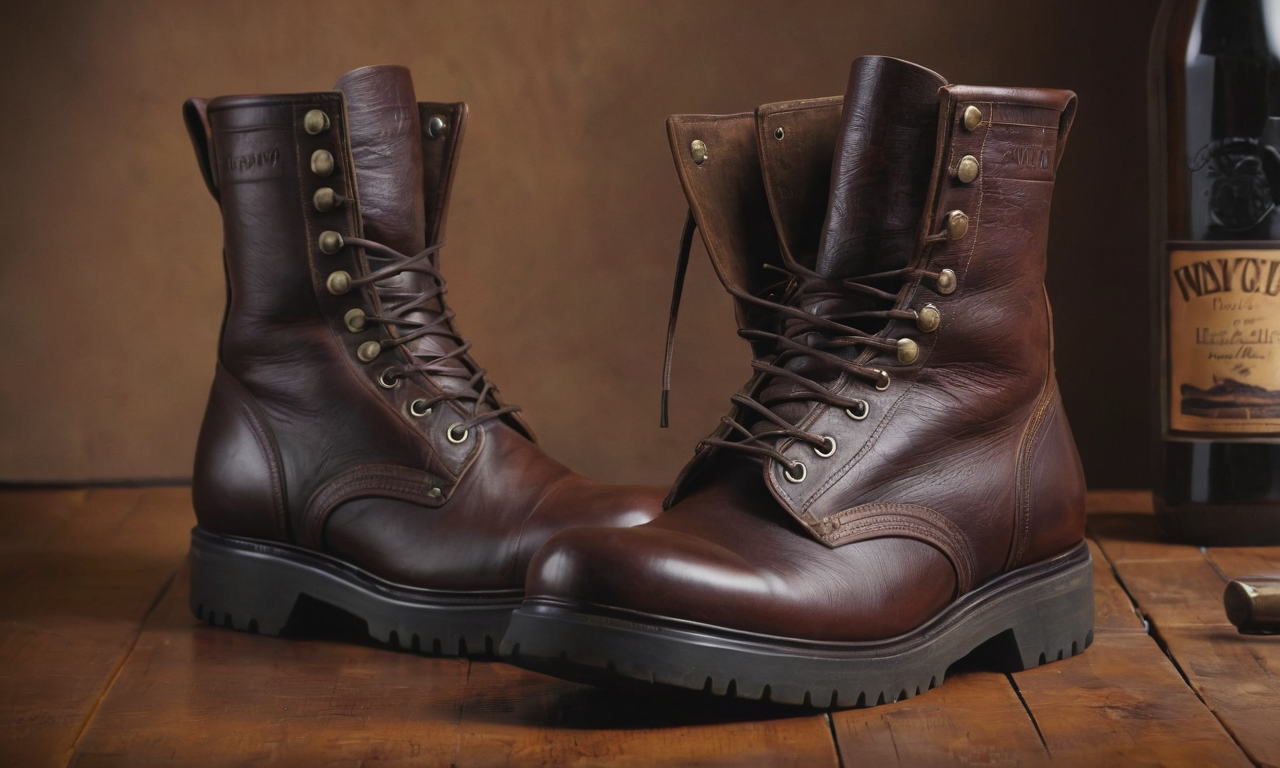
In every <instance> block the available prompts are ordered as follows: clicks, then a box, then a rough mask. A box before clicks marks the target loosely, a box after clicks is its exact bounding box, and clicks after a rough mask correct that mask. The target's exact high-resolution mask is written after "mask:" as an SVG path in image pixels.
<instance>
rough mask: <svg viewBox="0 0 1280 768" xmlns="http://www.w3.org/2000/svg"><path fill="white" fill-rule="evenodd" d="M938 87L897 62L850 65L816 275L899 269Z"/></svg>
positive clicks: (929, 146) (931, 145)
mask: <svg viewBox="0 0 1280 768" xmlns="http://www.w3.org/2000/svg"><path fill="white" fill-rule="evenodd" d="M946 84H947V81H946V80H944V79H942V77H940V76H939V75H938V74H937V73H935V72H931V71H930V70H927V69H925V68H924V67H920V66H917V65H915V64H911V63H908V62H905V61H902V60H900V59H892V58H888V57H885V56H863V57H861V58H858V59H854V61H853V66H852V67H851V69H850V72H849V88H848V91H847V92H846V93H845V97H844V113H843V115H842V116H841V126H840V135H839V138H838V139H837V142H836V156H835V161H834V162H833V163H832V168H831V198H830V200H829V202H828V203H827V218H826V221H825V222H824V224H823V227H822V238H821V240H820V241H819V244H818V262H817V271H818V273H819V274H821V275H824V276H826V277H834V278H847V277H856V276H857V275H868V274H874V273H876V272H885V271H889V270H893V269H901V268H903V267H905V266H906V265H907V261H908V260H909V259H910V258H911V255H912V253H911V252H912V249H913V247H914V245H915V235H916V227H917V225H918V224H919V223H920V216H921V215H922V214H923V212H924V204H925V197H926V195H927V194H928V186H929V177H930V175H931V173H932V170H933V156H934V152H935V149H936V147H937V131H938V99H939V96H938V89H940V88H942V87H943V86H944V85H946Z"/></svg>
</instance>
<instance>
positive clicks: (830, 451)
mask: <svg viewBox="0 0 1280 768" xmlns="http://www.w3.org/2000/svg"><path fill="white" fill-rule="evenodd" d="M822 439H823V440H824V441H825V442H824V443H823V445H829V446H831V447H830V448H828V449H827V450H826V452H825V453H824V452H823V451H822V450H821V449H819V448H818V446H816V445H815V446H814V447H813V452H814V453H816V454H818V455H819V456H821V457H822V458H824V459H829V458H831V457H832V456H833V455H835V452H836V439H835V438H834V437H832V436H831V435H823V436H822Z"/></svg>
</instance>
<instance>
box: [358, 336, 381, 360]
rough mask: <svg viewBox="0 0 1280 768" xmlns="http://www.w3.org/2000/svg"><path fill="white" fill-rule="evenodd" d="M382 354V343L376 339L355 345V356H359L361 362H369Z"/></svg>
mask: <svg viewBox="0 0 1280 768" xmlns="http://www.w3.org/2000/svg"><path fill="white" fill-rule="evenodd" d="M380 354H382V343H381V342H378V341H366V342H365V343H363V344H361V345H360V346H358V347H356V357H358V358H360V362H362V363H371V362H373V361H374V360H376V359H377V357H378V355H380Z"/></svg>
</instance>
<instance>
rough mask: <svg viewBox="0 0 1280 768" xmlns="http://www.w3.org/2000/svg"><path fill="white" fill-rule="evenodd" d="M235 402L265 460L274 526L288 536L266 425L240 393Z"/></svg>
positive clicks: (273, 453) (281, 490)
mask: <svg viewBox="0 0 1280 768" xmlns="http://www.w3.org/2000/svg"><path fill="white" fill-rule="evenodd" d="M236 404H237V406H238V407H239V408H240V411H241V412H242V413H243V414H244V415H245V417H246V418H247V419H248V420H249V428H250V430H251V431H252V432H253V439H254V440H256V441H257V443H258V450H260V451H262V455H263V458H265V459H266V460H267V472H268V473H269V474H270V475H271V498H272V501H273V502H274V507H275V508H274V509H273V510H272V512H274V513H275V518H276V528H277V530H278V531H279V532H280V533H281V534H283V535H284V538H285V539H288V538H289V528H288V523H287V521H286V519H285V515H286V510H285V503H284V490H283V488H281V482H282V479H283V478H281V476H280V469H279V467H277V466H276V461H277V456H276V450H275V448H276V447H275V444H274V442H273V441H272V440H271V438H270V435H269V434H268V433H267V431H266V427H265V426H264V425H263V424H262V423H261V422H260V421H259V420H258V415H257V414H256V413H255V412H254V410H255V409H254V408H253V407H252V406H251V405H250V404H249V403H246V402H245V401H244V398H243V396H241V395H240V393H238V392H237V393H236Z"/></svg>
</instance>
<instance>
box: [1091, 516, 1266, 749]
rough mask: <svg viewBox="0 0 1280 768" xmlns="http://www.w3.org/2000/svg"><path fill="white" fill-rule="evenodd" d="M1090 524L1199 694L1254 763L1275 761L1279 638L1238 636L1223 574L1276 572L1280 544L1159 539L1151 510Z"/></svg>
mask: <svg viewBox="0 0 1280 768" xmlns="http://www.w3.org/2000/svg"><path fill="white" fill-rule="evenodd" d="M1090 529H1091V530H1092V531H1093V532H1094V533H1095V534H1096V535H1097V536H1098V537H1099V543H1100V545H1101V548H1102V550H1103V551H1104V552H1105V553H1106V555H1107V556H1108V557H1110V558H1111V560H1112V562H1113V563H1114V566H1115V569H1116V572H1117V573H1118V575H1119V577H1120V579H1121V580H1122V581H1123V582H1124V586H1125V588H1126V589H1127V590H1128V592H1129V593H1130V594H1131V595H1132V596H1133V597H1134V599H1136V600H1137V602H1138V605H1139V606H1140V607H1141V610H1142V612H1143V613H1144V614H1145V615H1146V616H1147V617H1148V618H1149V619H1150V621H1151V625H1152V631H1153V632H1154V634H1155V636H1156V638H1157V639H1158V640H1159V641H1160V643H1161V644H1163V645H1164V647H1165V648H1166V649H1167V650H1168V652H1169V655H1170V656H1172V657H1173V662H1174V663H1175V664H1176V665H1177V667H1178V669H1179V670H1180V671H1181V673H1182V674H1183V675H1184V676H1185V677H1186V679H1187V681H1188V682H1189V683H1190V684H1191V686H1192V688H1193V689H1194V690H1195V692H1196V694H1197V695H1199V696H1200V697H1201V698H1202V699H1203V700H1204V703H1205V704H1206V705H1207V706H1208V707H1209V709H1210V710H1211V711H1212V712H1213V714H1214V715H1215V716H1216V717H1217V718H1218V719H1219V720H1220V721H1221V723H1222V725H1223V727H1224V728H1226V730H1227V731H1228V732H1229V733H1230V734H1231V736H1232V737H1233V738H1234V739H1235V740H1236V742H1238V743H1239V745H1240V747H1241V748H1242V749H1243V750H1244V752H1245V753H1246V754H1247V755H1248V756H1249V757H1250V758H1251V759H1252V760H1253V761H1254V762H1255V763H1257V764H1259V765H1277V766H1280V727H1277V725H1276V724H1277V723H1280V644H1278V643H1277V642H1276V640H1277V638H1266V637H1249V636H1242V635H1240V634H1239V633H1237V632H1236V630H1235V628H1234V627H1232V626H1231V625H1230V623H1229V622H1228V621H1227V617H1226V613H1225V611H1224V610H1223V607H1222V591H1223V588H1224V587H1225V584H1226V580H1227V579H1228V578H1233V577H1236V576H1244V575H1247V574H1250V573H1268V572H1280V547H1254V548H1211V549H1207V550H1201V549H1200V548H1198V547H1192V546H1187V545H1183V544H1176V543H1172V542H1168V541H1165V540H1164V539H1162V538H1161V536H1160V534H1159V532H1158V530H1157V529H1156V527H1155V521H1154V519H1153V517H1152V516H1150V515H1123V516H1121V515H1099V516H1094V517H1091V518H1090Z"/></svg>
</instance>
